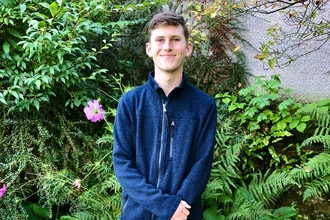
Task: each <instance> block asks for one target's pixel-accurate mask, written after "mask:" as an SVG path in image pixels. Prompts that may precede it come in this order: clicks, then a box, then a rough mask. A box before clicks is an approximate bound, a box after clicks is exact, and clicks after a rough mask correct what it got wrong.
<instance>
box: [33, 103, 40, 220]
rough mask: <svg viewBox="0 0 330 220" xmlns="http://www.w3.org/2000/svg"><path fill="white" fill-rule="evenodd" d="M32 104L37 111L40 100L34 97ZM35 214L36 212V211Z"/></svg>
mask: <svg viewBox="0 0 330 220" xmlns="http://www.w3.org/2000/svg"><path fill="white" fill-rule="evenodd" d="M33 104H34V106H35V107H36V108H37V109H38V111H39V108H40V102H39V100H38V99H34V100H33ZM36 214H37V213H36Z"/></svg>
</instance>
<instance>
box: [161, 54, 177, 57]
mask: <svg viewBox="0 0 330 220" xmlns="http://www.w3.org/2000/svg"><path fill="white" fill-rule="evenodd" d="M160 56H161V57H175V55H174V54H161V55H160Z"/></svg>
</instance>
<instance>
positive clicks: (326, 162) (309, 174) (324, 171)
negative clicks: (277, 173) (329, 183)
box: [290, 152, 330, 184]
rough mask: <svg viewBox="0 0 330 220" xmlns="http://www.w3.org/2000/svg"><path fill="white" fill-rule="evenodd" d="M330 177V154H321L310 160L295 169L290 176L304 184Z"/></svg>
mask: <svg viewBox="0 0 330 220" xmlns="http://www.w3.org/2000/svg"><path fill="white" fill-rule="evenodd" d="M329 175H330V154H329V153H325V152H323V153H320V154H318V155H315V156H314V157H312V158H310V159H309V161H308V162H307V163H305V164H304V165H303V166H302V167H297V168H294V169H292V170H291V171H290V176H292V178H293V179H294V180H295V181H296V182H298V183H299V184H302V183H303V182H305V181H308V180H309V179H312V178H315V177H316V178H318V177H322V176H329Z"/></svg>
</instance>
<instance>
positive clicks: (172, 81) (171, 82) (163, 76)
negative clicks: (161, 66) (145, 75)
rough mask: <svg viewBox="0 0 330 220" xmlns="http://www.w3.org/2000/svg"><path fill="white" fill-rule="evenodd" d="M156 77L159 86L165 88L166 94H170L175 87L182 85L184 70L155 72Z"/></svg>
mask: <svg viewBox="0 0 330 220" xmlns="http://www.w3.org/2000/svg"><path fill="white" fill-rule="evenodd" d="M154 79H155V81H156V82H157V84H158V86H159V87H161V88H162V89H163V90H164V92H165V95H166V96H168V95H169V94H170V92H171V91H172V90H173V89H174V88H175V87H178V86H180V84H181V81H182V72H181V73H180V74H179V73H177V74H169V73H161V72H155V78H154Z"/></svg>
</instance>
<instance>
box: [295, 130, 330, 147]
mask: <svg viewBox="0 0 330 220" xmlns="http://www.w3.org/2000/svg"><path fill="white" fill-rule="evenodd" d="M329 130H330V129H329ZM316 143H320V144H323V145H324V148H326V149H328V148H329V149H330V135H316V136H312V137H309V138H306V139H305V140H304V141H303V142H302V143H301V147H306V146H310V145H312V144H316Z"/></svg>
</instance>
